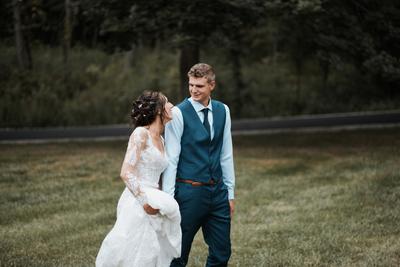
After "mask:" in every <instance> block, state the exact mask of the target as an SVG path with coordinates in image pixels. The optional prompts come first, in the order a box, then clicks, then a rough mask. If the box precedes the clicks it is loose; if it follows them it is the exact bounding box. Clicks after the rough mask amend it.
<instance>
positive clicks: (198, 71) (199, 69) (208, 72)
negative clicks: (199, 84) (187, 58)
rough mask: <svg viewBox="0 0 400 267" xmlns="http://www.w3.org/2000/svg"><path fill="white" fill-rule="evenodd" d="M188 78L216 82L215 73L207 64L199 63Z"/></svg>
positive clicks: (192, 68) (189, 73) (191, 69)
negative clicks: (203, 78)
mask: <svg viewBox="0 0 400 267" xmlns="http://www.w3.org/2000/svg"><path fill="white" fill-rule="evenodd" d="M188 77H196V78H202V77H205V78H207V81H208V82H213V81H215V73H214V70H213V68H212V67H211V66H210V65H208V64H206V63H197V64H196V65H194V66H193V67H191V68H190V70H189V72H188Z"/></svg>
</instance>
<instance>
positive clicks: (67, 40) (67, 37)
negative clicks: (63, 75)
mask: <svg viewBox="0 0 400 267" xmlns="http://www.w3.org/2000/svg"><path fill="white" fill-rule="evenodd" d="M71 32H72V30H71V1H70V0H65V18H64V39H63V62H64V68H65V71H66V72H68V70H67V63H68V55H69V50H70V48H71Z"/></svg>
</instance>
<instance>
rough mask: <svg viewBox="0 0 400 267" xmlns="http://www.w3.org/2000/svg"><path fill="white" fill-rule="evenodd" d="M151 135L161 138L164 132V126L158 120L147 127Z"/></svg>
mask: <svg viewBox="0 0 400 267" xmlns="http://www.w3.org/2000/svg"><path fill="white" fill-rule="evenodd" d="M147 128H148V129H149V131H150V133H151V134H152V135H154V136H160V135H161V134H162V133H163V131H164V125H163V124H162V123H161V120H160V119H159V118H157V119H156V120H155V121H154V122H153V123H152V124H150V125H149V126H148V127H147Z"/></svg>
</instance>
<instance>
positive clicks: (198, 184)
mask: <svg viewBox="0 0 400 267" xmlns="http://www.w3.org/2000/svg"><path fill="white" fill-rule="evenodd" d="M176 181H177V182H179V183H185V184H191V185H192V186H205V185H209V186H210V185H211V186H212V185H216V184H217V182H215V181H214V180H210V182H207V183H203V182H196V181H192V180H188V179H181V178H176Z"/></svg>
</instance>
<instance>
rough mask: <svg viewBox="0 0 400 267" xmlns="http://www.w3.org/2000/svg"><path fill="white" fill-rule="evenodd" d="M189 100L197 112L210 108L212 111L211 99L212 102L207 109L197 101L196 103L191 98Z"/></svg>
mask: <svg viewBox="0 0 400 267" xmlns="http://www.w3.org/2000/svg"><path fill="white" fill-rule="evenodd" d="M188 100H189V102H190V103H191V104H192V106H193V108H194V110H196V112H200V111H202V110H203V109H204V108H208V109H209V110H211V111H212V105H211V98H210V101H209V102H208V106H207V107H205V106H203V105H202V104H200V103H199V102H197V101H194V100H193V99H192V98H191V97H189V98H188Z"/></svg>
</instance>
